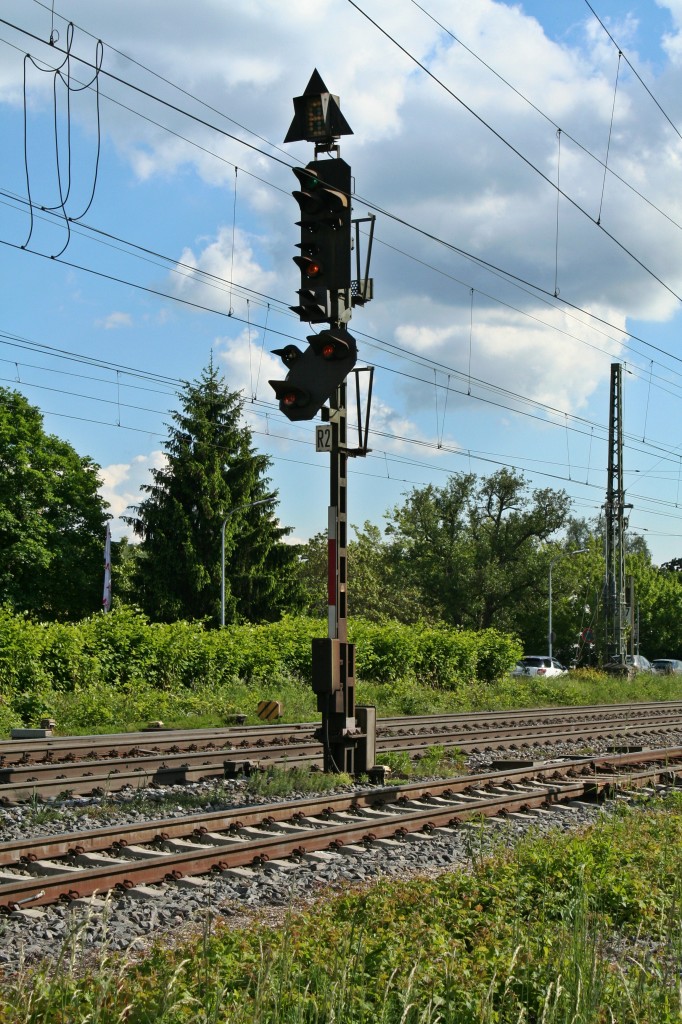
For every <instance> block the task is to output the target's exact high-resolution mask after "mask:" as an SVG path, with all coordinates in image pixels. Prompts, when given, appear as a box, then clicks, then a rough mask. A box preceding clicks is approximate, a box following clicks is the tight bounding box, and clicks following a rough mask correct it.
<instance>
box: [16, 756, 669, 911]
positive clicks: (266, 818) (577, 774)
mask: <svg viewBox="0 0 682 1024" xmlns="http://www.w3.org/2000/svg"><path fill="white" fill-rule="evenodd" d="M680 761H682V748H674V749H663V750H656V751H647V752H643V753H638V754H636V755H633V754H621V755H610V756H600V757H593V758H580V759H577V760H576V761H574V762H573V763H566V762H564V761H562V762H550V763H547V764H545V765H543V766H536V767H534V768H533V769H532V770H531V769H528V768H526V769H512V770H506V771H503V772H495V773H485V774H481V775H479V776H470V777H466V778H462V777H460V778H457V779H449V780H442V781H440V782H437V783H431V784H429V785H428V786H427V785H423V784H419V785H414V784H413V785H408V786H401V787H384V788H382V789H379V790H372V791H369V792H365V793H364V794H353V795H351V796H340V797H335V798H331V800H330V799H329V798H315V799H313V800H305V801H294V802H291V803H289V804H286V805H284V804H271V805H267V806H260V807H252V808H248V809H247V808H239V809H235V810H234V811H231V812H223V813H222V814H218V815H216V814H210V815H194V816H191V817H189V818H188V819H181V820H178V819H169V820H168V821H166V822H163V823H161V822H150V823H146V824H145V825H142V826H140V825H137V826H135V825H134V826H127V827H126V828H124V829H120V830H115V829H113V830H112V829H103V830H93V831H92V832H91V833H88V834H84V833H74V834H72V835H68V836H61V837H55V838H52V839H47V840H42V841H41V840H36V841H33V844H32V845H31V844H29V843H24V844H21V843H14V844H2V845H1V846H0V857H1V858H3V859H2V860H1V861H0V862H1V863H3V864H5V865H7V864H14V863H16V862H20V863H22V864H25V865H28V867H29V869H30V870H32V871H35V872H37V873H38V872H40V874H39V875H38V877H31V878H27V877H25V876H19V875H15V876H11V875H8V873H7V872H3V874H2V878H1V880H0V908H4V909H5V911H10V912H11V911H12V910H14V909H17V908H18V907H20V906H21V905H23V904H25V903H30V904H31V905H32V906H36V905H40V904H45V903H50V902H55V901H56V900H58V899H66V900H73V899H75V898H78V897H83V896H88V895H92V894H93V893H95V892H102V891H104V890H109V889H112V888H119V889H123V890H125V889H128V888H131V887H133V886H136V885H139V884H141V883H145V882H147V883H159V882H162V881H170V882H172V881H177V880H179V879H181V878H182V877H183V876H184V875H185V874H190V875H195V874H205V873H208V872H211V871H213V872H222V871H225V870H229V869H230V868H234V867H239V866H244V865H247V864H252V865H262V864H264V863H265V862H266V861H267V860H268V859H269V858H271V857H275V858H283V857H291V856H295V857H302V856H305V855H306V854H309V853H313V852H315V851H320V850H330V849H332V850H339V849H342V848H343V845H344V844H346V845H347V844H348V843H351V844H354V843H357V842H361V843H365V844H367V845H371V844H372V843H374V842H376V841H377V840H379V839H382V838H383V839H385V838H404V837H405V836H407V835H408V834H412V833H415V832H418V831H423V832H425V833H427V834H429V833H432V832H433V831H434V830H436V829H439V828H444V827H445V828H454V827H457V826H458V825H459V824H461V823H462V822H463V821H466V820H468V819H469V818H471V817H472V816H481V815H485V816H491V815H497V814H501V813H502V814H509V813H512V812H514V811H524V810H528V809H533V808H539V807H541V806H543V805H545V804H547V803H550V804H551V803H557V802H559V801H565V800H568V799H575V798H579V797H581V796H585V795H595V794H598V793H600V792H602V791H603V790H605V789H611V790H612V789H614V788H615V787H618V786H621V785H622V784H623V782H627V785H628V786H633V785H640V786H641V785H644V784H645V783H646V782H650V781H651V780H652V779H655V778H660V777H663V778H665V780H666V782H668V783H670V782H671V781H674V780H675V779H676V777H677V775H678V774H682V764H680V763H679V762H680ZM644 765H648V767H646V768H645V767H643V766H644ZM622 768H626V769H627V772H626V773H625V774H624V775H619V774H618V770H619V769H622ZM569 775H570V776H571V777H570V778H569V777H568V776H569ZM505 783H506V784H507V785H508V786H509V787H510V790H509V791H502V792H500V791H499V788H498V790H497V792H492V793H483V794H481V793H480V792H477V790H480V788H482V787H484V786H485V787H488V788H489V789H493V790H495V788H496V787H499V786H500V785H503V784H505ZM218 822H220V823H222V827H223V830H225V831H223V833H222V834H217V833H216V832H213V831H210V830H209V829H214V828H215V827H216V825H217V823H218ZM330 822H331V823H330ZM183 827H184V835H185V836H186V835H188V834H189V835H191V836H192V837H193V838H194V840H195V841H194V842H193V843H192V842H188V841H183V840H182V839H180V840H178V839H177V838H176V839H174V837H173V836H172V835H171V834H170V833H169V831H168V830H173V829H176V830H177V829H178V828H183ZM145 829H147V830H148V831H149V830H150V831H151V832H153V833H154V835H153V836H152V839H151V840H149V839H147V840H146V841H148V842H149V841H154V840H156V842H157V843H161V844H167V845H168V846H169V847H170V852H161V851H158V852H156V851H154V852H150V853H148V854H146V855H145V854H144V851H143V853H142V855H140V854H139V853H138V852H137V851H136V852H135V854H134V856H135V859H133V860H130V861H127V860H124V859H123V857H122V856H121V855H123V856H125V852H126V844H128V843H129V842H130V840H131V838H133V837H135V838H134V841H136V842H141V841H143V836H144V835H145ZM254 829H255V832H256V834H255V835H254ZM273 829H274V830H275V831H274V832H272V830H273ZM277 829H279V831H277ZM175 834H176V836H177V835H178V834H179V833H177V832H176V833H175ZM115 835H118V839H115V838H114V836H115ZM98 842H101V843H106V844H108V845H107V846H100V847H97V845H96V844H97V843H98ZM69 844H71V845H69ZM88 844H89V849H87V850H86V847H88ZM178 844H180V845H181V849H180V852H178ZM192 846H194V847H195V848H191V847H192ZM97 849H99V850H102V851H105V852H106V851H107V850H110V851H112V854H113V856H110V857H107V858H104V857H103V858H102V859H101V860H100V861H99V862H98V863H97V864H96V866H90V867H85V868H83V869H78V868H76V867H75V864H74V863H72V864H70V865H65V866H63V867H61V866H60V865H59V864H55V863H54V862H49V863H41V861H40V860H39V859H37V858H39V857H43V858H44V857H54V856H64V855H68V854H70V855H71V858H72V862H73V861H76V860H78V859H79V858H84V857H85V858H87V854H88V853H90V855H92V853H93V852H95V851H96V850H97ZM130 852H131V853H133V851H130ZM11 858H14V860H12V859H11ZM85 862H86V863H88V861H87V859H86V861H85ZM60 867H61V870H60Z"/></svg>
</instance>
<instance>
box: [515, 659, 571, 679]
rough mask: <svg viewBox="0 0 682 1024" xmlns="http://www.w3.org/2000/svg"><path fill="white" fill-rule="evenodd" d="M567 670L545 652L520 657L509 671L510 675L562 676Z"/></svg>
mask: <svg viewBox="0 0 682 1024" xmlns="http://www.w3.org/2000/svg"><path fill="white" fill-rule="evenodd" d="M566 672H568V669H567V668H566V666H565V665H562V664H561V662H560V661H557V660H556V658H550V657H549V655H546V654H529V655H527V656H526V657H525V658H520V659H519V660H518V661H517V662H516V665H515V666H514V668H513V669H512V671H511V674H512V676H547V677H550V676H563V675H564V673H566Z"/></svg>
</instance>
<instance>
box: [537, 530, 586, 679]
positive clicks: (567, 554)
mask: <svg viewBox="0 0 682 1024" xmlns="http://www.w3.org/2000/svg"><path fill="white" fill-rule="evenodd" d="M588 550H589V548H576V550H575V551H564V552H563V554H561V555H556V556H555V557H554V558H552V559H550V562H549V628H548V630H547V642H548V644H549V657H550V660H551V658H552V566H553V565H554V563H555V562H558V561H559V559H560V558H569V557H570V556H571V555H582V554H584V553H585V551H588Z"/></svg>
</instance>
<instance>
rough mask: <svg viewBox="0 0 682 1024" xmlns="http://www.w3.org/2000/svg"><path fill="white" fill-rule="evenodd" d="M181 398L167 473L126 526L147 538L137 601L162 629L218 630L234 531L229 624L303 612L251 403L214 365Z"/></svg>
mask: <svg viewBox="0 0 682 1024" xmlns="http://www.w3.org/2000/svg"><path fill="white" fill-rule="evenodd" d="M179 397H180V403H181V409H180V411H176V412H173V413H172V419H173V425H171V427H170V434H169V438H168V441H167V442H166V443H165V449H166V457H167V464H166V465H165V466H164V467H163V468H162V469H155V470H152V477H153V483H152V484H148V485H145V486H144V487H143V490H144V491H145V492H146V494H147V495H148V496H147V497H146V498H145V499H144V500H143V501H142V502H141V503H140V505H138V506H135V507H134V508H133V509H132V511H133V512H134V513H135V514H134V515H131V516H128V517H126V519H125V521H126V522H127V523H128V524H129V525H130V526H132V527H133V530H134V532H135V534H136V535H137V536H139V537H141V538H142V542H141V545H140V547H141V551H140V557H139V559H138V563H137V572H136V592H137V597H138V600H139V602H140V604H141V605H142V607H143V608H144V610H145V611H146V613H147V614H148V615H149V617H150V618H151V619H153V620H156V621H165V622H169V621H173V620H175V619H179V618H186V619H197V618H208V619H209V620H211V621H212V622H213V623H215V624H217V623H218V622H219V621H220V583H221V527H222V523H223V522H225V621H226V622H232V621H235V620H246V621H250V622H258V621H265V620H273V619H277V618H279V617H280V615H281V614H282V613H283V612H284V611H288V610H290V609H291V610H293V609H295V608H297V606H298V604H299V596H300V595H299V589H298V585H297V584H296V582H295V577H294V575H293V573H292V572H291V565H292V563H293V561H294V559H295V557H296V553H295V548H293V547H292V546H291V545H289V544H285V543H284V542H283V540H282V538H283V537H285V536H286V535H287V534H288V533H290V532H291V528H290V527H281V526H279V525H278V523H277V521H276V518H275V508H276V506H277V504H278V502H277V496H276V494H273V493H272V492H271V490H270V488H269V480H268V477H267V476H266V475H265V474H266V472H267V470H268V468H269V466H270V459H269V458H268V456H266V455H260V454H258V453H257V452H256V451H255V449H254V448H253V445H252V437H251V431H250V429H249V427H248V426H247V425H246V424H245V423H243V422H242V412H243V407H244V400H243V398H242V397H241V395H240V394H239V393H238V392H235V391H229V390H228V389H227V387H226V384H225V380H224V378H223V377H222V376H221V375H220V374H219V373H218V371H217V369H216V368H215V367H214V365H213V358H212V357H211V360H210V362H209V365H208V366H207V367H206V369H205V370H203V371H202V373H201V375H200V377H199V379H198V380H197V381H194V382H191V383H190V382H183V390H182V392H181V393H180V395H179ZM262 499H267V500H266V501H265V502H264V503H263V504H259V505H255V506H254V505H253V502H258V501H261V500H262ZM244 506H250V507H244Z"/></svg>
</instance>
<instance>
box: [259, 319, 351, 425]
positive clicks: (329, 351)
mask: <svg viewBox="0 0 682 1024" xmlns="http://www.w3.org/2000/svg"><path fill="white" fill-rule="evenodd" d="M307 341H308V348H307V349H306V350H305V352H302V351H301V350H300V349H299V348H298V347H297V346H296V345H287V346H286V347H285V348H280V349H275V350H274V353H275V355H278V356H279V357H280V358H281V360H282V362H283V363H284V365H285V366H286V367H287V368H288V370H289V372H288V373H287V376H286V379H285V380H271V381H270V382H269V383H270V386H271V387H272V388H273V390H274V392H275V397H276V398H277V399H278V401H279V408H280V411H281V412H283V413H284V415H285V416H286V417H287V418H288V419H290V420H311V419H313V418H314V417H315V416H316V415H317V413H318V412H319V411H320V409H321V408H322V406H323V405H324V403H325V402H326V401H327V400H328V399H330V398H331V396H332V395H333V394H334V393H335V391H336V389H337V387H339V385H340V384H342V383H343V381H344V380H345V378H346V376H347V374H348V373H350V371H351V370H352V369H353V367H354V366H355V361H356V359H357V346H356V344H355V338H354V337H353V336H352V334H349V333H348V331H347V330H346V329H345V327H335V328H330V329H329V330H326V331H321V332H320V334H312V335H310V336H309V337H308V339H307Z"/></svg>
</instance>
